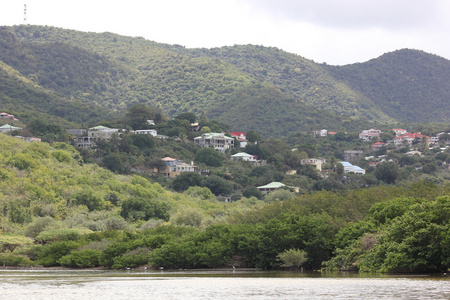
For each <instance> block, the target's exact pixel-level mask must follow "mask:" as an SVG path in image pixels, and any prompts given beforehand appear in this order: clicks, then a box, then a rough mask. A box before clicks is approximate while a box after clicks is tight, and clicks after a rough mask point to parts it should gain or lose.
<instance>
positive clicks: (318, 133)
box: [313, 129, 328, 137]
mask: <svg viewBox="0 0 450 300" xmlns="http://www.w3.org/2000/svg"><path fill="white" fill-rule="evenodd" d="M313 135H315V136H321V137H325V136H327V135H328V130H326V129H322V130H317V131H313Z"/></svg>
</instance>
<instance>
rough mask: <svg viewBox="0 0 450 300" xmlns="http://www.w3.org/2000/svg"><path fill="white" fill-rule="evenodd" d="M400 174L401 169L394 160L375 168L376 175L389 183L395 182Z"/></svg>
mask: <svg viewBox="0 0 450 300" xmlns="http://www.w3.org/2000/svg"><path fill="white" fill-rule="evenodd" d="M399 175H400V170H399V168H398V166H397V165H396V164H395V163H393V162H385V163H382V164H379V165H378V166H377V167H376V169H375V177H376V178H377V179H378V180H381V181H383V182H385V183H387V184H394V183H395V181H396V180H397V179H398V178H399Z"/></svg>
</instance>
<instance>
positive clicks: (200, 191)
mask: <svg viewBox="0 0 450 300" xmlns="http://www.w3.org/2000/svg"><path fill="white" fill-rule="evenodd" d="M184 194H185V195H189V196H191V197H196V198H200V199H202V200H209V201H212V202H215V201H217V198H216V196H214V194H213V193H212V192H211V191H210V190H209V189H208V188H206V187H200V186H191V187H189V188H188V189H187V191H185V192H184Z"/></svg>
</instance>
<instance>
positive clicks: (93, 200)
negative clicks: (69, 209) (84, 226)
mask: <svg viewBox="0 0 450 300" xmlns="http://www.w3.org/2000/svg"><path fill="white" fill-rule="evenodd" d="M73 197H74V200H75V203H76V204H77V205H86V206H87V208H88V209H89V210H90V211H93V210H99V209H102V208H103V206H104V202H103V199H102V198H101V197H100V196H98V195H96V194H95V193H94V191H93V190H90V189H85V190H83V191H80V192H78V193H76V194H74V196H73Z"/></svg>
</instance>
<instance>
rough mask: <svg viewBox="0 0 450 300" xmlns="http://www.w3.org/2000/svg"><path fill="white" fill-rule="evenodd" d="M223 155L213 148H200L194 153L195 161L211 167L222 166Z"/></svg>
mask: <svg viewBox="0 0 450 300" xmlns="http://www.w3.org/2000/svg"><path fill="white" fill-rule="evenodd" d="M222 160H223V155H222V154H220V153H219V152H218V151H216V150H214V149H213V148H202V149H200V150H198V151H197V153H195V161H196V162H199V163H204V164H205V165H207V166H211V167H220V166H222Z"/></svg>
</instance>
